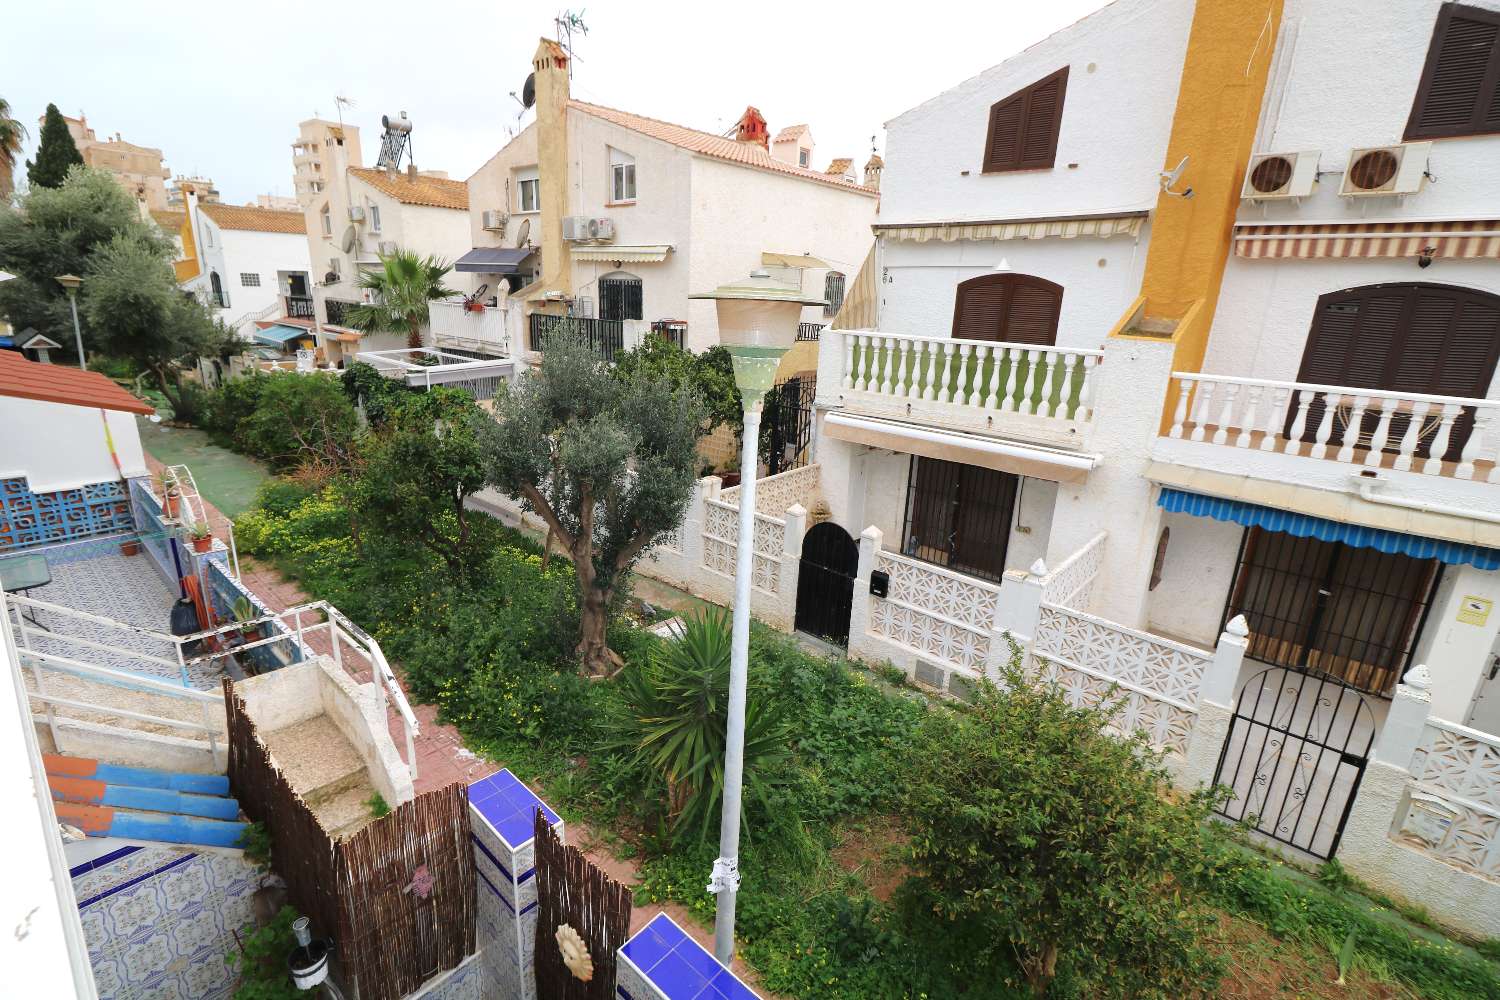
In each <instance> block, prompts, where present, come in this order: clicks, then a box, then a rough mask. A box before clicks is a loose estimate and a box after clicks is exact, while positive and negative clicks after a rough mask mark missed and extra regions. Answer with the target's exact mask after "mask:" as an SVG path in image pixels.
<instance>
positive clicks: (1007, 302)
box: [953, 274, 1063, 347]
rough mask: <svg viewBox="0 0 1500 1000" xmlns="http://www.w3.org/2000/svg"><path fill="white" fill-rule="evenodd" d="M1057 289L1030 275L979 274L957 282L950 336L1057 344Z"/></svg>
mask: <svg viewBox="0 0 1500 1000" xmlns="http://www.w3.org/2000/svg"><path fill="white" fill-rule="evenodd" d="M1062 296H1063V288H1062V286H1061V285H1059V284H1056V283H1054V282H1051V281H1048V280H1047V279H1045V278H1038V277H1036V276H1034V275H1030V274H982V275H980V276H979V277H977V278H970V279H969V280H968V281H961V282H959V284H958V289H957V291H956V292H955V293H954V299H953V336H954V337H955V338H958V339H960V340H994V341H1001V342H1004V343H1008V344H1037V345H1040V346H1043V347H1051V346H1052V345H1054V344H1056V343H1057V319H1058V316H1059V315H1060V314H1061V312H1062Z"/></svg>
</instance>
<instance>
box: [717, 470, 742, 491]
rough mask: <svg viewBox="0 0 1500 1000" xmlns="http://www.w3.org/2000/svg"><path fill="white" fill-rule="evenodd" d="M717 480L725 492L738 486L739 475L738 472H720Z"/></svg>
mask: <svg viewBox="0 0 1500 1000" xmlns="http://www.w3.org/2000/svg"><path fill="white" fill-rule="evenodd" d="M719 479H720V480H722V485H723V488H724V489H726V490H727V489H729V488H730V487H731V486H738V485H739V484H740V474H739V473H738V472H721V473H719Z"/></svg>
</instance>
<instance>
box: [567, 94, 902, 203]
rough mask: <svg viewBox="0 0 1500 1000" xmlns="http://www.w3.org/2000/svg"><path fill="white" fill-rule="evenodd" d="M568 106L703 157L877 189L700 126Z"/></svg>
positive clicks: (573, 104)
mask: <svg viewBox="0 0 1500 1000" xmlns="http://www.w3.org/2000/svg"><path fill="white" fill-rule="evenodd" d="M568 107H570V108H575V109H576V110H578V111H581V112H583V113H584V114H588V115H593V116H594V117H595V118H599V119H602V120H604V121H607V122H613V123H614V124H616V125H619V126H621V127H623V128H628V129H630V130H632V131H634V132H639V133H641V134H642V135H646V136H650V137H651V138H653V139H660V140H661V141H662V142H669V143H671V144H672V145H674V146H679V147H681V148H682V149H686V150H690V151H691V152H694V153H700V154H702V155H703V156H711V157H713V158H714V159H716V160H726V161H728V162H730V163H738V164H740V165H742V166H746V167H755V168H756V169H758V170H769V171H771V172H772V173H776V174H785V175H787V176H788V177H800V178H802V179H803V180H808V181H817V182H818V183H819V184H829V185H832V186H834V187H838V188H843V189H844V190H845V191H856V192H858V193H860V194H865V195H872V196H873V195H874V194H875V193H876V192H875V191H873V190H871V189H869V188H866V187H862V186H861V185H858V184H851V183H850V182H848V181H846V180H843V179H842V178H838V177H830V176H828V175H827V174H824V173H820V172H819V171H817V170H809V169H807V168H806V167H799V166H796V165H795V164H791V163H782V162H781V161H780V160H775V159H772V158H771V154H770V153H769V152H767V151H766V149H765V148H764V147H763V146H761V145H759V144H758V143H748V142H736V141H735V140H733V139H726V138H724V137H723V136H721V135H714V134H713V133H711V132H699V131H698V130H697V129H691V128H687V127H686V126H683V125H673V124H672V123H671V122H664V121H658V120H657V119H655V118H646V117H644V116H643V115H633V114H631V113H630V112H628V111H618V110H616V109H614V108H606V107H601V106H600V105H598V104H587V103H585V102H583V101H569V102H568Z"/></svg>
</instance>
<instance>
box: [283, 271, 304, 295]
mask: <svg viewBox="0 0 1500 1000" xmlns="http://www.w3.org/2000/svg"><path fill="white" fill-rule="evenodd" d="M286 287H287V294H288V295H291V296H293V297H295V298H306V297H307V275H305V274H303V273H302V272H301V271H298V272H297V273H296V274H291V275H288V276H287V279H286Z"/></svg>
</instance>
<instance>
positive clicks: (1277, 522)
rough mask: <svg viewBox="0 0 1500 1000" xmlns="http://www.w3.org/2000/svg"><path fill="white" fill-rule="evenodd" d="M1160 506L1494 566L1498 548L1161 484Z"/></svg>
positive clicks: (1498, 562)
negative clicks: (1331, 519)
mask: <svg viewBox="0 0 1500 1000" xmlns="http://www.w3.org/2000/svg"><path fill="white" fill-rule="evenodd" d="M1156 502H1157V503H1158V504H1160V505H1161V507H1162V509H1163V510H1168V511H1173V512H1181V513H1184V514H1195V515H1197V516H1198V517H1211V518H1213V519H1214V520H1215V521H1232V522H1234V523H1235V524H1243V525H1244V526H1245V527H1247V528H1265V529H1266V530H1267V531H1280V532H1284V533H1286V534H1288V535H1292V536H1294V537H1296V538H1316V539H1318V540H1319V541H1323V542H1343V543H1344V544H1345V545H1353V546H1354V547H1356V548H1361V549H1374V550H1375V551H1377V552H1391V553H1399V554H1401V555H1406V556H1411V557H1412V558H1413V559H1440V560H1442V561H1443V562H1445V563H1451V564H1453V565H1455V566H1456V565H1460V564H1462V563H1468V564H1469V565H1471V566H1474V567H1476V568H1478V569H1500V549H1490V548H1485V547H1484V546H1482V545H1464V544H1463V543H1461V542H1445V541H1441V540H1439V539H1436V538H1423V537H1422V536H1420V535H1407V534H1403V533H1402V532H1399V531H1384V530H1382V529H1380V528H1367V527H1365V526H1364V525H1362V524H1346V523H1344V522H1343V521H1330V520H1328V519H1327V518H1324V517H1313V516H1312V515H1310V514H1293V513H1291V512H1290V511H1285V510H1277V509H1276V508H1274V507H1262V506H1260V505H1258V504H1253V503H1245V502H1244V501H1243V500H1225V499H1223V498H1221V497H1210V496H1204V495H1203V494H1201V493H1190V492H1188V491H1187V490H1174V489H1171V488H1170V487H1163V488H1162V491H1161V496H1160V497H1158V498H1157V501H1156Z"/></svg>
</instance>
